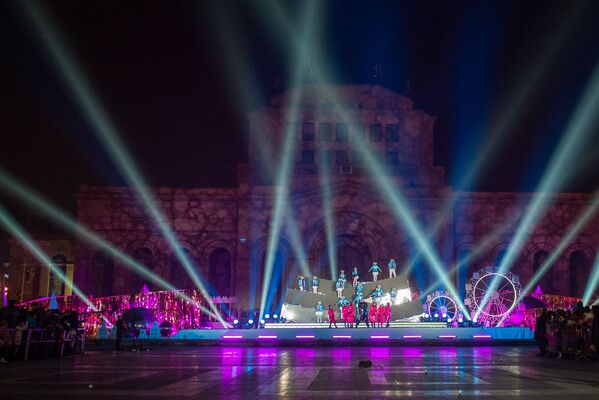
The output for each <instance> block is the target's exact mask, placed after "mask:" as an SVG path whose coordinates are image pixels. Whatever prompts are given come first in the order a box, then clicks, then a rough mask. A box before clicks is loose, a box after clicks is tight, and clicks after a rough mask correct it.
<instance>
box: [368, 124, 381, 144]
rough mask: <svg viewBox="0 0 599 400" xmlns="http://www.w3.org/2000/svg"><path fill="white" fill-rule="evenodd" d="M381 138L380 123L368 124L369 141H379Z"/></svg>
mask: <svg viewBox="0 0 599 400" xmlns="http://www.w3.org/2000/svg"><path fill="white" fill-rule="evenodd" d="M382 138H383V131H382V128H381V124H371V125H370V141H371V142H380V141H381V139H382Z"/></svg>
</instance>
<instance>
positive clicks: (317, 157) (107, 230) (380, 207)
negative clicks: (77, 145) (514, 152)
mask: <svg viewBox="0 0 599 400" xmlns="http://www.w3.org/2000/svg"><path fill="white" fill-rule="evenodd" d="M323 90H326V91H327V92H330V91H332V92H334V93H335V95H336V97H337V98H339V99H343V101H342V102H340V103H330V102H327V101H324V100H323V98H325V96H323V95H322V93H323V92H322V91H323ZM290 98H291V94H289V93H288V94H283V95H280V96H276V97H274V98H273V99H272V100H271V103H270V104H269V105H268V106H265V107H263V108H261V109H259V110H256V111H253V112H252V113H250V114H249V125H250V129H249V157H248V162H247V164H241V165H239V167H238V181H237V185H236V186H235V187H232V188H225V189H223V188H218V189H217V188H189V189H179V188H156V189H155V195H156V200H157V202H158V204H159V205H160V206H161V207H162V209H163V211H164V213H165V214H166V215H167V216H168V218H169V219H170V221H171V224H172V226H173V228H174V230H175V231H176V234H177V237H178V239H179V240H180V242H181V244H182V245H183V246H184V248H185V250H186V251H187V252H188V254H189V256H190V257H191V259H192V260H193V261H194V263H195V265H197V268H198V269H199V271H200V272H201V273H202V275H203V277H204V278H205V279H206V281H207V282H209V283H210V286H211V287H212V289H213V290H214V291H215V292H216V293H218V294H219V295H223V296H230V295H235V296H237V297H239V299H240V301H241V303H242V307H243V305H248V307H250V308H251V307H252V304H257V303H258V302H259V298H260V292H261V290H262V288H261V282H262V274H263V264H264V258H265V252H266V248H267V242H268V232H269V227H270V224H271V222H272V218H273V202H274V192H275V186H274V184H273V181H274V174H273V173H272V172H273V171H277V170H278V162H279V161H280V154H281V143H282V139H283V137H284V133H285V132H286V130H287V129H291V130H292V134H293V137H295V138H296V141H295V149H294V153H293V154H294V156H295V159H294V167H293V169H292V173H291V178H290V186H289V195H288V197H287V198H286V200H285V204H286V212H285V217H284V219H283V228H282V233H281V240H280V243H279V246H278V248H277V251H276V254H275V257H274V258H275V266H274V270H275V276H276V277H277V279H275V281H274V282H273V283H272V284H273V285H275V286H276V287H278V289H279V291H278V293H279V295H281V294H282V290H283V289H284V287H285V286H287V285H289V284H292V282H294V281H295V277H296V274H297V273H298V271H299V262H298V256H297V252H296V251H295V250H294V247H293V246H292V240H291V236H290V233H291V232H292V231H293V230H294V229H295V230H296V231H297V232H298V235H299V237H300V238H301V244H302V247H303V249H304V251H305V255H306V259H307V263H308V265H309V266H310V270H311V272H313V273H316V274H317V275H318V276H321V277H329V275H330V272H329V270H330V269H329V265H328V259H329V258H328V255H327V254H328V253H327V234H326V218H325V212H324V210H325V208H326V207H325V206H324V204H323V197H324V196H323V190H322V178H321V176H320V175H321V174H320V173H319V168H323V170H324V171H327V173H329V174H330V190H331V204H330V205H329V206H330V208H329V209H330V210H331V212H332V213H331V215H332V220H333V230H334V232H332V236H333V237H334V238H335V247H336V249H337V253H336V257H337V260H338V266H340V267H344V268H345V269H346V271H347V272H349V270H350V269H351V268H352V267H353V266H358V267H359V268H360V270H361V272H362V274H363V276H364V275H365V272H366V271H367V269H368V267H369V266H370V264H371V262H372V261H373V260H376V261H378V262H379V264H381V265H382V266H386V263H387V261H388V260H389V258H395V259H396V260H398V263H399V271H402V269H404V268H409V270H410V273H409V276H410V281H411V284H412V286H413V288H414V289H423V288H425V287H427V286H428V285H429V284H430V283H431V282H432V281H433V280H434V279H435V277H434V276H433V275H432V272H429V271H430V268H428V267H427V266H426V265H425V263H424V260H423V259H422V258H421V257H419V254H418V250H417V248H416V246H415V245H414V243H412V241H411V239H410V237H409V235H408V234H407V233H406V231H405V230H404V228H403V226H402V221H399V220H397V219H396V217H395V216H394V213H393V212H392V210H391V209H390V206H389V202H388V201H387V199H385V197H384V196H383V195H382V194H381V191H380V190H379V187H378V186H377V182H376V180H375V179H390V180H391V181H392V182H393V185H394V186H395V187H397V189H398V191H400V192H401V193H402V195H403V196H405V198H406V200H407V202H408V203H409V205H410V206H411V208H412V212H413V215H414V216H415V219H416V220H417V221H418V223H419V224H420V225H421V227H422V228H423V229H424V231H425V232H429V231H430V229H431V227H432V226H434V225H435V221H437V219H439V217H440V216H441V214H442V212H443V208H444V206H445V204H446V202H447V200H448V199H450V198H452V197H454V195H457V201H456V203H455V205H454V206H453V207H452V208H451V209H449V213H448V215H447V218H445V220H444V223H443V224H441V226H440V228H439V230H438V232H437V234H436V235H435V236H434V238H431V240H432V242H433V243H434V247H435V249H436V250H437V251H438V254H439V257H440V259H441V260H442V262H443V263H444V264H445V265H447V270H448V271H449V270H450V268H451V265H452V264H453V263H454V262H455V261H456V260H458V259H461V258H462V257H464V256H466V255H468V254H470V253H471V252H473V251H475V252H477V253H479V254H478V256H476V257H472V259H471V260H470V261H469V262H468V263H467V266H466V268H465V269H464V270H463V271H461V272H460V273H457V274H454V275H453V277H452V279H453V280H454V282H455V283H456V285H457V287H459V288H462V287H463V285H464V283H465V282H466V281H467V279H468V277H469V272H471V271H474V270H477V269H479V268H480V267H482V266H484V265H494V264H496V263H497V260H498V259H499V258H500V257H501V256H502V254H503V251H504V250H505V248H506V247H507V245H508V243H509V241H510V239H511V237H512V236H513V234H514V232H515V229H516V227H517V224H518V221H519V219H520V216H521V215H519V213H520V214H521V213H522V211H523V207H524V206H525V205H526V203H527V202H528V200H529V199H530V194H526V193H454V192H453V191H452V188H451V187H449V186H447V184H446V183H445V177H444V174H445V171H444V169H443V168H442V167H439V166H436V165H435V164H434V154H433V127H434V123H435V117H433V116H431V115H429V114H427V113H426V112H424V111H422V110H418V109H414V108H413V102H412V101H411V100H410V99H408V98H407V97H405V96H402V95H400V94H397V93H394V92H391V91H389V90H386V89H384V88H381V87H379V86H371V85H345V86H326V87H323V86H314V87H305V88H304V91H303V94H302V96H301V98H300V107H299V111H298V112H297V113H296V114H293V113H291V112H290V110H289V109H288V102H289V99H290ZM292 115H293V117H290V116H292ZM367 148H368V149H370V150H371V151H374V152H375V155H376V157H378V159H379V161H380V163H381V164H383V165H384V166H385V171H386V172H385V176H378V177H376V178H373V177H372V175H371V174H370V173H369V172H368V168H367V165H365V160H364V151H366V149H367ZM590 198H591V195H590V194H558V195H556V196H555V198H554V200H553V202H552V203H551V204H550V205H549V208H548V210H547V212H546V213H545V215H544V216H543V218H542V219H541V221H540V223H539V224H538V225H537V226H536V228H535V229H534V231H533V232H531V233H530V235H529V236H528V239H527V241H526V243H525V244H524V245H523V248H522V250H521V252H520V256H519V258H518V259H517V261H516V263H515V265H514V267H513V271H514V272H515V273H517V274H519V275H520V277H521V280H522V281H523V282H524V283H526V282H527V281H528V280H529V279H530V277H531V276H532V275H533V273H534V271H535V270H536V268H538V267H539V266H540V265H541V264H542V262H543V260H544V259H546V258H547V256H548V255H549V254H550V253H551V251H552V250H553V248H554V247H555V246H556V245H557V243H558V242H559V240H560V239H561V237H563V235H564V234H565V232H566V231H567V229H568V227H569V226H570V225H571V224H572V223H573V221H575V219H576V217H577V215H579V214H580V213H581V211H582V210H583V209H584V207H585V206H586V205H587V204H588V202H589V200H590ZM77 218H78V220H79V222H81V223H83V224H85V225H87V226H89V227H90V228H92V229H93V230H94V231H96V232H98V233H99V234H100V235H101V236H102V237H104V238H106V239H108V240H109V241H110V242H112V243H114V244H115V245H116V246H118V248H120V249H121V250H122V251H124V252H126V253H128V254H130V255H132V256H133V257H134V258H136V259H137V260H139V261H140V262H141V263H143V264H144V265H146V266H147V267H148V268H150V269H151V270H153V271H154V272H156V273H158V274H159V275H161V276H162V277H164V278H165V279H167V280H169V281H170V282H171V283H173V285H174V286H177V287H189V286H191V282H190V280H189V279H188V278H187V276H186V274H185V272H184V270H183V269H182V267H181V266H180V265H179V263H178V261H177V260H176V258H175V257H174V256H173V252H172V251H171V249H169V247H168V245H167V243H166V242H165V240H163V239H162V238H161V236H160V234H159V232H158V230H157V229H156V228H155V227H154V226H153V225H152V223H151V220H150V218H149V217H148V215H147V214H146V213H145V211H144V210H143V208H142V207H141V206H140V202H139V201H138V200H137V199H136V197H135V195H134V194H133V192H132V191H131V190H130V189H128V188H120V187H90V186H81V188H80V190H79V192H78V193H77ZM290 218H291V219H292V220H293V221H294V223H293V224H290V223H289V221H290ZM501 227H503V228H504V229H500V228H501ZM489 234H492V236H491V237H489V236H488V235H489ZM480 243H485V244H486V245H487V246H486V247H485V248H484V249H482V250H479V249H478V246H479V244H480ZM598 243H599V217H598V216H595V218H594V221H591V222H590V223H589V224H587V225H586V227H585V228H584V229H583V230H582V231H581V233H580V234H579V235H577V237H576V238H575V239H574V240H573V241H572V243H571V244H569V245H568V247H567V249H566V250H565V251H564V253H563V254H562V255H560V257H559V258H558V260H557V262H556V263H555V264H554V266H553V267H552V268H551V270H550V271H549V272H548V273H547V274H546V275H545V277H544V278H543V280H542V281H541V286H542V288H543V290H544V291H545V292H548V293H555V294H572V295H579V296H580V295H582V291H583V290H584V287H585V286H586V278H587V277H588V275H589V272H590V269H591V265H592V260H594V257H595V254H596V252H597V250H598ZM73 246H74V248H73V258H72V260H73V262H74V264H75V266H76V268H75V274H74V277H75V282H76V283H77V284H78V285H79V286H80V287H81V289H82V290H83V291H85V292H88V293H90V294H93V295H96V296H100V295H106V294H120V293H129V292H132V291H133V292H134V291H139V290H140V289H141V287H142V286H143V284H144V283H146V284H148V285H149V283H147V282H143V281H142V280H141V278H139V277H137V275H135V274H134V273H133V272H131V271H129V270H128V269H126V268H125V267H123V266H121V265H119V264H118V263H116V262H115V261H113V260H112V259H111V258H110V257H108V256H106V255H104V254H103V253H101V252H99V251H98V250H97V249H96V248H94V247H93V246H91V245H88V244H87V243H85V242H84V241H82V240H80V239H79V238H75V241H74V244H73ZM385 272H386V271H385ZM150 289H151V287H150Z"/></svg>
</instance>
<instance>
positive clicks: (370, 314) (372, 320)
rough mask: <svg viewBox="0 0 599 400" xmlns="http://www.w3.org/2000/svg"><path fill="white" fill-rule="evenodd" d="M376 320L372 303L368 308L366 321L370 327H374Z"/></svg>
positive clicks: (375, 312) (374, 305) (374, 306)
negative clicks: (367, 320)
mask: <svg viewBox="0 0 599 400" xmlns="http://www.w3.org/2000/svg"><path fill="white" fill-rule="evenodd" d="M376 318H377V310H376V304H375V303H372V305H371V306H370V311H369V312H368V319H369V320H370V326H371V327H375V326H376Z"/></svg>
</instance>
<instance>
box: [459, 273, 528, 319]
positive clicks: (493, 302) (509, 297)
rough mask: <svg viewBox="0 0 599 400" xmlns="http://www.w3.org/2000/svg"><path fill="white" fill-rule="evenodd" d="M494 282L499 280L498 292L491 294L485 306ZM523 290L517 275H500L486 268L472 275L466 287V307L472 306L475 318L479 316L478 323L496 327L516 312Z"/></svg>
mask: <svg viewBox="0 0 599 400" xmlns="http://www.w3.org/2000/svg"><path fill="white" fill-rule="evenodd" d="M493 280H497V287H496V290H494V291H493V292H492V293H490V295H489V298H488V301H487V303H486V304H484V305H483V304H482V303H483V299H484V298H485V296H486V295H487V292H488V291H489V290H490V288H491V285H492V284H491V282H492V281H493ZM521 289H522V288H521V286H520V279H519V278H518V276H517V275H514V274H512V273H511V272H505V273H499V272H496V269H495V268H494V267H486V268H485V269H482V270H480V271H478V272H475V273H474V274H472V278H471V279H470V282H469V283H468V284H467V285H466V305H469V306H470V309H471V310H472V317H473V318H474V316H476V315H477V314H478V318H477V319H478V322H480V323H482V324H483V325H485V326H496V325H497V324H498V323H499V322H500V321H503V320H505V319H507V317H508V316H509V314H510V313H511V312H512V311H513V310H514V308H515V307H516V304H517V302H518V299H519V297H520V290H521ZM481 306H482V308H481Z"/></svg>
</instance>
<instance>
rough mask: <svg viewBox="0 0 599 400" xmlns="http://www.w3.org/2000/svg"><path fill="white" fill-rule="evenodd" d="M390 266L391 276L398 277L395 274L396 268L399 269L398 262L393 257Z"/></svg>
mask: <svg viewBox="0 0 599 400" xmlns="http://www.w3.org/2000/svg"><path fill="white" fill-rule="evenodd" d="M388 267H389V278H394V277H396V276H397V275H395V270H396V269H397V263H396V262H395V259H393V258H392V259H391V260H390V261H389V265H388Z"/></svg>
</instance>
